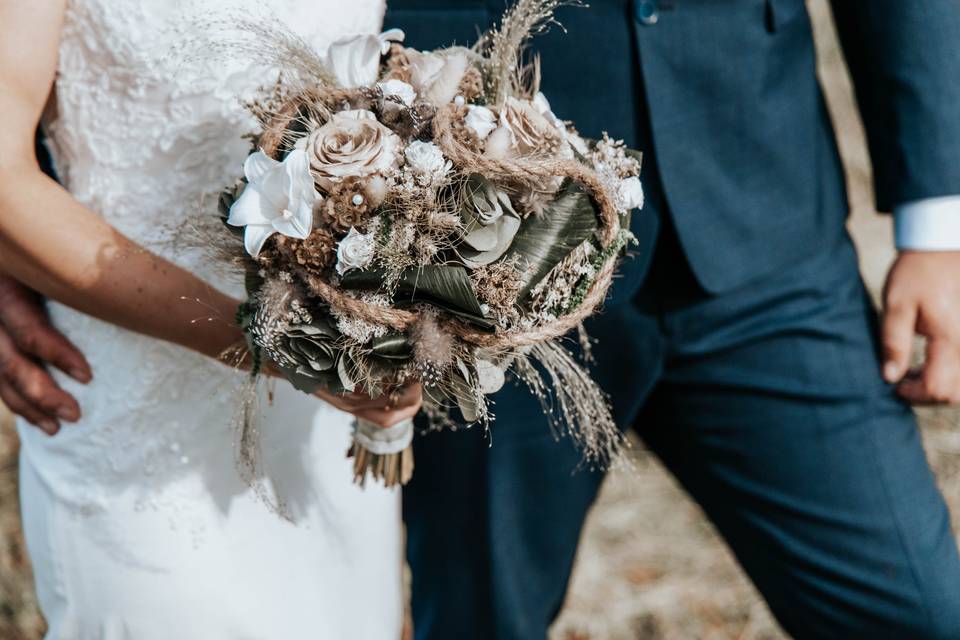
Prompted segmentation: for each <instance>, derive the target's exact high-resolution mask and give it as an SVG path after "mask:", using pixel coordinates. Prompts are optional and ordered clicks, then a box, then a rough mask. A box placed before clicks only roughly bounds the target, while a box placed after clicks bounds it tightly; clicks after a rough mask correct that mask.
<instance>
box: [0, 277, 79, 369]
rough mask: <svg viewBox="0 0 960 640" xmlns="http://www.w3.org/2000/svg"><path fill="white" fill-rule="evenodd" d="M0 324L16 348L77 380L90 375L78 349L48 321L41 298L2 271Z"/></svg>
mask: <svg viewBox="0 0 960 640" xmlns="http://www.w3.org/2000/svg"><path fill="white" fill-rule="evenodd" d="M0 324H2V325H3V328H4V329H5V330H6V331H7V333H9V334H10V336H11V337H12V338H13V341H14V343H15V344H16V345H17V348H18V349H19V350H20V351H22V352H24V353H26V354H29V355H31V356H33V357H35V358H37V359H38V360H40V362H43V363H45V364H50V365H53V366H55V367H56V368H58V369H60V370H61V371H63V372H64V373H66V374H67V375H69V376H70V377H72V378H74V379H76V380H77V381H78V382H83V383H87V382H90V379H91V378H92V377H93V374H92V372H91V371H90V364H89V363H88V362H87V359H86V358H85V357H84V356H83V354H82V353H81V352H80V350H79V349H77V347H76V346H74V344H73V343H72V342H70V340H68V339H67V337H66V336H64V335H63V334H62V333H60V332H59V331H57V329H56V328H54V326H53V325H52V324H50V319H49V318H48V317H47V313H46V310H45V309H44V306H43V302H42V300H41V299H40V298H39V297H38V296H37V294H35V293H34V292H32V291H30V290H29V289H27V288H26V287H24V286H23V285H22V284H20V283H19V282H17V281H15V280H13V279H11V278H9V277H7V276H5V275H0Z"/></svg>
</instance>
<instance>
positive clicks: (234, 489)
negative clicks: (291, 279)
mask: <svg viewBox="0 0 960 640" xmlns="http://www.w3.org/2000/svg"><path fill="white" fill-rule="evenodd" d="M218 10H221V11H223V12H224V13H223V14H222V15H223V17H226V18H228V19H229V17H230V16H234V15H242V16H248V15H250V13H251V12H257V11H259V12H261V14H262V12H264V11H266V12H267V13H271V14H273V15H275V16H276V17H277V18H279V19H280V20H282V21H283V22H285V23H287V24H288V25H291V27H292V28H293V29H294V30H295V31H297V32H298V33H300V34H301V35H302V36H303V37H305V38H306V39H308V40H309V41H311V42H313V43H316V45H317V46H318V47H319V48H320V49H323V47H324V46H325V45H326V44H329V43H330V42H331V41H332V40H333V39H336V38H338V37H342V36H344V35H349V34H354V33H374V32H377V31H378V30H379V28H380V22H381V20H382V16H383V6H382V0H350V1H349V2H347V1H345V0H198V1H195V2H192V3H191V2H187V1H186V0H69V1H68V8H67V13H66V20H65V24H64V26H63V34H62V42H61V49H60V63H59V75H58V78H57V82H56V95H57V107H58V109H57V111H58V115H57V119H56V122H54V123H51V125H50V127H49V128H48V134H49V136H50V146H51V148H52V151H53V154H54V158H55V162H56V168H57V170H58V173H59V175H60V177H61V180H62V182H63V184H64V185H65V186H66V187H67V188H68V189H69V190H70V191H71V192H72V193H73V194H74V196H75V197H76V198H77V199H78V200H79V201H80V202H82V203H83V204H85V205H86V206H88V207H89V208H90V209H92V210H93V211H95V212H98V213H100V214H102V215H103V216H104V217H105V218H106V219H107V220H108V221H109V222H110V223H111V224H113V225H114V226H115V227H116V228H117V229H119V230H120V231H122V232H123V233H125V234H127V235H128V236H130V237H131V238H133V239H134V240H136V241H138V242H139V243H141V244H143V245H144V246H146V247H148V248H149V249H151V250H153V251H158V252H161V253H168V254H171V255H173V253H172V252H171V247H170V245H169V243H167V242H166V240H165V237H164V231H169V229H170V228H171V225H172V226H176V222H177V221H178V220H180V219H182V218H183V217H185V216H187V215H189V212H191V211H192V210H194V208H195V203H196V202H197V200H198V198H199V197H200V196H201V194H204V193H210V192H216V191H218V190H219V189H220V188H221V187H222V186H224V185H226V184H229V183H231V182H232V181H233V180H234V179H235V178H236V177H237V176H238V175H240V173H241V165H242V161H243V159H244V157H245V155H246V153H247V151H248V143H247V142H245V141H243V140H241V134H243V133H244V132H245V131H248V130H249V129H250V127H251V121H250V120H249V118H248V116H247V115H246V113H245V111H244V109H243V108H242V107H241V105H240V101H239V96H240V95H242V94H244V93H245V92H249V91H252V90H254V89H255V88H256V87H258V86H260V85H262V84H264V83H266V82H269V81H271V79H275V77H276V76H275V74H274V75H273V76H272V77H271V75H270V74H269V72H267V71H266V70H260V69H256V68H255V66H254V65H251V64H250V63H249V62H247V61H246V60H245V59H244V58H243V56H237V55H234V56H229V57H227V58H226V59H225V58H224V57H223V56H219V57H217V56H210V57H208V58H207V57H203V56H201V57H199V58H197V57H196V56H194V58H196V59H194V58H191V61H190V62H185V61H184V60H183V59H180V60H179V61H178V59H177V58H178V56H176V55H171V53H174V51H173V50H175V49H176V47H177V41H178V39H189V40H194V41H195V40H196V39H198V38H199V39H201V40H202V39H204V38H208V37H210V36H209V34H205V33H193V32H192V31H196V30H197V27H196V26H195V25H196V24H197V22H196V21H192V20H191V19H189V18H188V16H190V15H195V14H196V12H197V11H203V12H205V13H206V14H207V15H211V14H213V13H215V12H216V11H218ZM191 25H194V26H191ZM214 49H216V43H215V42H211V50H214ZM175 259H176V260H177V261H179V262H180V263H181V264H183V265H185V266H187V267H188V268H190V269H192V270H193V271H194V272H196V273H198V274H199V275H201V277H204V278H206V279H208V280H210V281H212V282H214V283H215V284H217V285H219V286H227V285H226V284H225V283H223V282H219V281H218V280H217V279H216V278H215V277H214V274H212V273H207V272H206V271H205V270H204V267H203V264H202V263H201V262H200V261H199V260H197V259H195V258H191V257H189V256H186V257H185V256H182V255H178V256H176V258H175ZM234 292H235V293H238V294H239V292H237V291H234ZM171 304H176V301H171ZM51 312H52V316H53V319H54V321H55V323H56V324H57V326H59V327H60V329H62V330H63V331H64V332H65V333H66V334H67V335H68V336H69V337H70V338H71V339H72V340H73V341H74V342H75V343H76V344H77V345H79V347H80V348H81V349H82V350H83V351H84V352H85V353H86V354H87V356H88V357H89V359H90V362H91V364H92V366H93V371H94V376H95V378H94V381H93V382H92V383H91V384H90V385H89V386H87V387H83V386H81V385H78V384H74V383H72V382H71V381H69V380H66V379H64V378H62V377H61V378H60V381H61V382H62V383H63V384H64V386H65V387H66V388H67V389H68V390H69V391H70V392H72V393H74V394H75V395H76V396H77V398H78V399H79V401H80V404H81V406H82V408H83V411H84V415H83V419H82V421H81V422H80V423H79V424H76V425H70V426H66V427H65V428H64V429H63V430H62V431H61V432H60V434H58V435H57V436H56V437H53V438H48V437H46V436H45V435H43V434H42V433H41V432H40V431H39V430H37V429H34V428H32V427H29V426H27V425H21V426H20V429H19V431H20V435H21V437H22V440H23V449H22V459H21V461H22V501H23V515H24V527H25V531H26V535H27V543H28V547H29V551H30V556H31V558H32V560H33V566H34V573H35V577H36V584H37V591H38V594H39V598H40V603H41V606H42V609H43V613H44V615H45V616H46V618H47V620H48V622H49V627H50V631H49V635H48V637H49V638H55V639H70V640H92V639H100V638H104V639H109V640H118V639H131V640H152V639H158V640H159V639H163V640H169V639H172V638H176V639H185V640H192V639H202V640H219V639H223V640H240V639H249V640H263V639H271V640H272V639H283V640H295V639H304V638H311V639H313V638H317V639H324V640H340V639H344V640H363V639H368V638H369V639H377V640H379V639H384V640H387V639H389V640H395V639H396V638H399V635H400V629H401V625H402V602H401V562H402V550H401V538H400V514H399V503H398V499H399V496H398V493H397V492H395V491H386V490H384V489H381V488H378V487H369V486H368V488H367V489H366V490H365V491H362V490H360V489H358V488H356V487H354V486H353V485H352V484H351V481H350V480H351V474H350V466H349V463H348V461H347V460H346V459H345V452H346V449H347V446H348V442H349V420H348V418H347V416H346V415H345V414H342V413H339V412H337V411H335V410H333V409H331V408H329V407H327V406H325V405H324V404H323V403H322V402H320V401H319V400H317V399H315V398H312V397H308V396H305V395H302V394H299V393H297V392H295V391H294V390H293V389H292V388H291V387H290V386H289V385H287V384H285V383H277V384H276V388H275V390H274V397H273V402H272V405H270V406H265V407H264V414H265V417H264V421H263V434H264V436H263V440H264V442H263V459H264V463H265V469H266V473H267V475H268V476H269V478H270V480H271V482H272V486H273V487H275V488H276V493H277V495H278V496H279V497H280V498H281V499H282V500H283V503H284V507H285V511H286V513H287V514H289V516H290V517H291V518H292V520H293V521H294V522H293V523H291V522H289V521H286V520H284V519H282V518H281V517H279V516H278V515H277V514H276V513H275V512H273V511H271V509H270V508H269V507H268V506H267V505H265V504H264V503H263V502H262V501H261V500H259V499H258V498H257V497H256V496H255V495H254V493H253V491H251V490H250V488H249V487H248V486H247V484H246V483H245V482H244V481H243V480H241V478H240V476H239V474H238V472H237V470H236V468H235V464H234V443H235V436H234V422H235V417H236V406H237V395H236V394H235V390H236V389H237V387H238V385H239V384H240V383H241V382H242V374H239V373H236V372H233V371H231V370H229V369H228V368H226V367H224V366H221V365H219V364H217V363H215V362H214V361H212V360H207V359H205V358H203V357H201V356H199V355H196V354H194V353H192V352H189V351H187V350H184V349H181V348H178V347H176V346H172V345H170V344H166V343H163V342H160V341H157V340H153V339H149V338H145V337H143V336H140V335H136V334H133V333H130V332H128V331H124V330H122V329H119V328H117V327H114V326H111V325H108V324H105V323H103V322H100V321H98V320H95V319H92V318H90V317H87V316H84V315H82V314H79V313H77V312H75V311H73V310H71V309H67V308H64V307H62V306H59V305H52V309H51ZM156 312H157V313H163V312H164V310H163V309H156Z"/></svg>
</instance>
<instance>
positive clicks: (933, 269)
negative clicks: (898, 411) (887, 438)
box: [883, 251, 960, 404]
mask: <svg viewBox="0 0 960 640" xmlns="http://www.w3.org/2000/svg"><path fill="white" fill-rule="evenodd" d="M914 334H919V335H922V336H924V337H925V338H926V339H927V348H926V359H925V362H924V364H923V366H922V367H921V368H919V369H915V370H910V360H911V355H912V354H911V352H912V348H913V337H914ZM883 346H884V351H885V362H884V367H883V377H884V378H885V379H886V380H887V382H890V383H891V384H893V383H897V385H898V386H897V390H898V391H899V393H900V395H901V396H902V397H903V398H904V399H906V400H908V401H910V402H912V403H915V404H955V403H960V251H942V252H932V251H931V252H920V251H917V252H912V251H905V252H903V253H901V254H900V257H899V258H898V259H897V261H896V263H895V264H894V265H893V268H892V269H891V270H890V274H889V276H888V277H887V286H886V288H885V291H884V318H883Z"/></svg>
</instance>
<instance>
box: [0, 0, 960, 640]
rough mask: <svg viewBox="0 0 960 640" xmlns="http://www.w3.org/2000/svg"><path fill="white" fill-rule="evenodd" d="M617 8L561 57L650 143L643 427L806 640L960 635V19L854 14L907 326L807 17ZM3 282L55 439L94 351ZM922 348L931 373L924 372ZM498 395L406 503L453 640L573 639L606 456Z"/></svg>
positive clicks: (571, 97)
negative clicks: (941, 454)
mask: <svg viewBox="0 0 960 640" xmlns="http://www.w3.org/2000/svg"><path fill="white" fill-rule="evenodd" d="M591 4H592V8H590V9H586V10H565V11H563V12H562V13H561V15H560V18H561V20H562V21H563V23H564V24H565V26H566V27H567V28H568V30H569V34H567V35H563V34H562V32H561V31H560V30H554V32H553V33H551V34H550V35H548V36H545V37H543V38H541V39H540V40H538V41H536V42H535V46H536V48H537V50H539V52H540V53H542V55H543V78H544V82H543V88H544V91H545V92H546V93H547V95H548V96H549V98H550V99H551V101H552V102H553V109H554V111H555V112H556V113H557V114H558V115H560V116H561V117H563V118H570V119H572V120H574V121H575V122H576V123H577V125H578V126H579V128H580V129H581V131H582V132H583V133H584V134H586V135H590V136H596V135H598V134H599V133H600V131H601V130H602V129H608V130H609V131H610V133H611V134H612V135H613V136H615V137H620V138H624V139H625V140H626V141H627V142H628V144H629V145H630V146H632V147H636V148H639V149H642V150H643V151H644V152H645V153H646V157H645V163H644V165H645V166H644V176H643V179H644V181H645V187H646V191H647V205H646V207H645V209H644V211H643V213H642V214H641V215H639V216H636V218H635V219H636V223H635V227H634V231H635V233H636V234H637V236H638V237H639V238H640V239H641V245H642V246H641V247H640V251H639V252H638V253H639V256H638V257H637V258H636V259H634V260H632V261H630V262H628V263H627V264H626V266H625V268H624V270H623V276H622V278H621V280H620V281H619V282H618V284H617V286H616V287H615V288H614V292H613V295H612V298H611V300H610V301H609V302H608V304H607V306H606V311H605V313H604V314H603V315H601V316H600V317H598V318H597V319H596V320H595V321H593V322H592V323H591V326H590V327H589V329H590V331H591V333H592V334H593V335H594V336H595V337H596V338H598V339H599V343H598V345H597V348H596V353H595V355H596V357H597V361H598V362H597V365H596V367H595V373H596V375H597V378H598V380H599V381H600V382H601V384H602V386H603V387H604V388H605V389H606V390H607V391H608V392H609V393H610V394H611V397H612V400H613V404H614V408H615V411H616V416H617V419H618V421H619V422H620V423H621V424H623V425H625V426H630V427H632V428H634V429H635V430H636V431H637V432H638V433H639V434H640V435H641V436H642V437H643V438H644V440H645V442H646V444H647V445H648V446H649V447H650V449H651V450H653V451H654V452H655V453H656V454H657V455H658V456H660V458H661V459H662V460H663V462H664V463H665V464H666V466H667V467H668V468H669V469H670V470H671V471H672V472H673V473H674V474H675V475H676V476H677V478H678V479H679V481H680V482H681V483H682V484H683V485H684V487H685V488H686V489H687V490H688V491H689V492H690V493H691V494H692V495H693V496H694V497H695V498H696V499H697V501H698V502H699V503H700V504H701V506H702V507H703V508H704V510H705V511H706V513H707V514H708V515H709V516H710V518H711V519H712V520H713V522H714V523H715V524H716V526H717V527H718V529H719V530H720V531H721V533H722V534H723V535H724V537H725V538H726V540H727V541H728V543H729V544H730V546H731V547H732V548H733V550H734V552H735V553H736V555H737V558H738V559H739V561H740V562H741V564H742V565H743V566H744V568H745V569H746V571H747V572H748V573H749V575H750V576H751V578H752V579H753V581H754V582H755V584H756V585H757V587H758V588H759V589H760V591H761V592H762V593H763V595H764V597H765V598H766V599H767V601H768V603H769V604H770V607H771V609H772V610H773V612H774V614H775V615H776V616H777V618H778V619H779V621H780V622H781V624H782V625H783V627H784V628H785V629H786V630H787V631H788V632H790V633H791V634H793V635H794V636H797V637H801V638H832V637H837V638H960V559H958V554H957V549H956V546H955V543H954V540H953V536H952V533H951V531H950V526H949V517H948V513H947V511H946V508H945V505H944V503H943V500H942V498H941V496H940V494H939V492H938V491H937V489H936V486H935V484H934V479H933V477H932V475H931V473H930V471H929V468H928V467H927V463H926V460H925V457H924V455H923V451H922V448H921V444H920V439H919V435H918V433H917V428H916V423H915V421H914V418H913V415H912V413H911V412H910V410H909V408H908V407H907V406H906V404H905V403H904V402H902V401H901V399H900V398H905V399H906V400H909V401H913V402H918V403H946V402H955V401H957V400H960V284H958V283H960V197H958V194H960V109H958V106H957V105H960V48H958V47H957V42H960V5H958V4H957V3H956V0H924V1H922V2H920V1H919V0H916V1H906V2H905V1H904V0H836V2H835V3H834V10H835V13H836V18H837V23H838V27H839V29H840V32H841V35H842V38H843V43H844V47H845V51H846V54H847V59H848V62H849V64H850V67H851V70H852V72H853V75H854V79H855V82H856V84H857V90H858V97H859V100H860V106H861V111H862V113H863V116H864V120H865V123H866V125H867V129H868V133H869V136H870V146H871V152H872V156H873V163H874V168H875V176H876V188H877V200H878V204H879V206H880V208H881V209H884V210H892V211H894V213H895V216H896V227H897V242H898V247H899V248H900V249H901V254H900V258H899V260H898V261H897V264H896V265H895V266H894V268H893V270H892V271H891V274H890V277H889V280H888V286H887V292H886V296H885V314H884V320H883V325H882V328H881V327H879V326H878V325H877V323H876V317H875V314H874V312H873V310H872V308H871V306H870V303H869V300H868V298H867V295H866V293H865V291H864V288H863V285H862V283H861V281H860V278H859V274H858V271H857V260H856V256H855V254H854V250H853V247H852V245H851V243H850V240H849V238H848V236H847V234H846V231H845V227H844V224H845V218H846V215H847V202H846V195H845V191H844V184H843V174H842V170H841V166H840V162H839V159H838V156H837V151H836V145H835V142H834V137H833V131H832V129H831V126H830V122H829V120H828V118H827V114H826V111H825V109H824V105H823V99H822V95H821V92H820V88H819V86H818V84H817V81H816V76H815V61H814V50H813V42H812V37H811V29H810V23H809V19H808V16H807V14H806V11H805V7H804V4H803V0H673V1H671V2H667V1H666V0H662V1H660V2H657V1H655V0H593V1H592V2H591ZM390 6H391V10H390V12H389V13H388V17H387V25H388V26H390V27H401V28H403V29H405V30H406V32H407V34H408V40H407V41H408V44H410V45H412V46H415V47H420V48H429V47H433V46H437V45H440V44H449V42H450V41H451V40H452V39H456V40H458V41H459V42H461V43H462V42H469V41H472V40H473V39H474V38H475V36H476V33H477V29H483V28H485V27H486V26H488V25H489V24H490V23H491V22H492V21H493V20H494V19H495V18H496V17H498V16H499V14H500V11H501V9H502V3H501V1H500V0H497V1H495V2H494V1H488V0H458V2H456V3H451V2H444V1H441V0H392V1H391V3H390ZM0 285H2V286H0V300H4V301H5V302H4V303H3V304H0V322H2V323H4V324H5V326H8V327H9V326H12V327H14V328H15V329H17V330H16V331H14V334H13V337H14V341H11V340H10V339H8V338H7V336H6V335H5V334H3V333H0V363H2V364H3V366H0V374H2V375H0V393H2V394H3V396H4V398H6V397H7V396H8V395H9V396H10V397H12V398H14V400H15V402H16V404H15V407H14V408H15V409H17V410H18V411H20V412H24V411H27V410H29V411H31V412H33V414H32V415H33V416H34V418H35V419H42V420H45V421H46V424H47V425H48V426H55V420H56V418H57V414H58V409H60V410H62V411H63V414H64V416H65V417H66V416H69V415H73V413H72V412H74V411H75V409H76V408H75V407H70V406H67V405H66V404H64V403H65V402H66V400H64V399H62V398H61V397H60V396H56V395H54V391H53V386H52V385H53V383H52V381H51V380H50V379H49V378H48V377H44V375H43V374H42V371H41V370H40V369H38V368H36V367H35V366H34V365H32V364H31V359H29V358H27V357H25V355H24V353H23V351H24V349H26V350H27V351H28V352H29V353H33V354H34V355H36V356H39V357H40V359H41V360H46V361H50V360H51V359H53V360H54V361H55V362H56V361H58V360H57V357H58V354H60V356H59V361H60V366H61V367H62V368H66V369H71V368H73V367H74V366H80V364H82V359H80V357H79V355H78V354H76V353H75V352H73V351H71V350H70V348H69V345H67V344H65V343H63V342H56V340H57V339H58V338H56V334H55V333H54V332H53V330H52V329H51V328H49V327H48V326H47V325H46V324H45V323H44V322H43V320H42V318H41V317H40V316H38V315H30V314H35V313H36V307H35V306H34V307H31V306H30V305H29V304H28V299H27V298H25V297H24V294H23V292H22V290H20V289H17V288H16V285H15V283H10V282H6V283H0ZM4 287H6V288H4ZM31 309H33V310H31ZM11 323H12V324H11ZM24 327H26V328H24ZM915 332H917V333H922V334H924V335H926V336H927V337H928V339H929V343H928V344H929V347H928V350H927V364H926V366H925V367H924V368H923V370H922V371H920V372H918V373H917V374H916V375H913V374H911V375H906V374H907V367H908V364H909V359H910V346H911V339H912V336H913V334H914V333H915ZM30 336H32V337H30ZM38 345H45V346H42V348H38ZM18 346H19V347H20V348H19V349H18V348H17V347H18ZM31 349H32V351H30V350H31ZM81 375H83V373H82V372H81ZM31 376H33V377H31ZM29 380H33V383H32V384H27V383H26V382H25V381H29ZM888 383H889V384H888ZM47 391H49V393H46V392H47ZM38 397H39V398H42V399H45V400H46V404H43V403H37V402H31V400H32V399H34V398H38ZM496 400H497V406H496V413H497V416H498V418H499V419H498V421H497V423H496V424H495V425H494V428H493V434H494V441H493V446H492V447H488V446H487V443H486V441H485V440H484V437H483V433H482V431H481V430H480V429H474V430H471V431H467V432H463V431H460V432H457V433H440V434H433V435H430V436H428V437H424V438H421V439H420V440H419V443H418V445H417V446H418V450H417V473H416V474H415V477H414V480H413V482H412V484H411V485H410V486H409V487H408V489H407V490H406V492H405V510H406V519H407V525H408V538H409V558H410V560H411V563H412V565H413V611H414V617H415V621H414V623H415V629H416V634H417V637H418V638H420V639H423V640H428V639H444V640H445V639H447V638H458V639H460V638H463V639H472V638H476V639H489V638H498V639H504V640H513V639H520V640H526V639H537V638H543V637H544V636H545V634H546V629H547V627H548V625H549V624H550V622H551V621H552V620H553V618H554V617H555V615H556V614H557V612H558V610H559V607H560V605H561V603H562V600H563V597H564V593H565V590H566V585H567V579H568V576H569V572H570V568H571V564H572V561H573V556H574V552H575V549H576V545H577V541H578V538H579V532H580V527H581V524H582V522H583V519H584V517H585V514H586V512H587V510H588V508H589V506H590V504H591V503H592V501H593V499H594V497H595V495H596V491H597V488H598V486H599V484H600V481H601V474H599V473H590V472H587V471H578V472H575V469H576V467H577V465H578V462H579V454H578V453H577V452H576V451H574V450H573V449H572V448H571V446H570V444H569V442H567V441H562V442H560V443H556V442H554V440H553V439H552V437H551V436H550V434H549V429H548V427H547V425H546V424H545V422H544V419H543V417H542V415H541V412H540V409H539V407H538V405H537V404H536V403H535V402H534V401H533V399H532V398H531V397H530V396H529V395H528V394H527V393H526V392H525V391H524V390H522V389H519V388H507V389H506V390H505V391H504V392H502V393H501V394H500V395H499V396H498V397H497V399H496ZM60 405H63V406H60ZM37 416H39V418H37ZM67 419H69V417H67Z"/></svg>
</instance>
